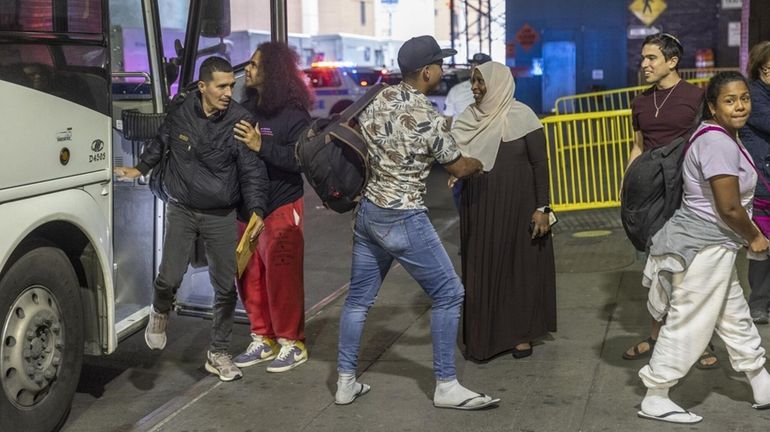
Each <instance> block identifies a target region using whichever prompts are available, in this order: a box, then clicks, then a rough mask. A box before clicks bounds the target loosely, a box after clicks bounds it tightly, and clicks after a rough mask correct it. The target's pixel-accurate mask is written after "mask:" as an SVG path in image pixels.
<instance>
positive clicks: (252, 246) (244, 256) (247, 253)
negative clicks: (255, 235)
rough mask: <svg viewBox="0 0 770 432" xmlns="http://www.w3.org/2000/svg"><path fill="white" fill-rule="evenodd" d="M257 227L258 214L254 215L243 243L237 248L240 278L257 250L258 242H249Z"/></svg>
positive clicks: (236, 255) (245, 232)
mask: <svg viewBox="0 0 770 432" xmlns="http://www.w3.org/2000/svg"><path fill="white" fill-rule="evenodd" d="M255 225H257V214H256V213H252V214H251V218H250V219H249V224H248V225H247V226H246V230H245V231H243V235H242V236H241V241H239V242H238V247H236V248H235V257H236V260H237V261H238V278H240V277H241V275H242V274H243V270H245V269H246V265H247V264H248V263H249V260H250V259H251V256H252V255H253V254H254V251H255V250H256V249H257V242H256V241H255V242H253V243H252V242H250V241H249V233H251V232H252V231H254V226H255Z"/></svg>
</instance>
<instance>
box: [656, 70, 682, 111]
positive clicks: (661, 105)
mask: <svg viewBox="0 0 770 432" xmlns="http://www.w3.org/2000/svg"><path fill="white" fill-rule="evenodd" d="M680 82H682V79H681V78H680V79H679V81H677V82H676V84H674V86H673V87H671V91H669V92H668V94H667V95H666V97H665V98H663V102H661V103H660V106H658V97H657V95H658V90H657V89H653V90H652V103H653V104H655V118H658V113H659V112H660V109H661V108H663V105H664V104H665V103H666V101H667V100H668V97H669V96H671V93H673V92H674V89H675V88H676V86H678V85H679V83H680Z"/></svg>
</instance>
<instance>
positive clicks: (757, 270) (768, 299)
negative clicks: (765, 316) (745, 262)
mask: <svg viewBox="0 0 770 432" xmlns="http://www.w3.org/2000/svg"><path fill="white" fill-rule="evenodd" d="M749 286H750V287H751V294H749V309H751V312H755V313H756V312H760V311H761V312H764V313H767V310H768V306H770V260H764V261H755V260H749Z"/></svg>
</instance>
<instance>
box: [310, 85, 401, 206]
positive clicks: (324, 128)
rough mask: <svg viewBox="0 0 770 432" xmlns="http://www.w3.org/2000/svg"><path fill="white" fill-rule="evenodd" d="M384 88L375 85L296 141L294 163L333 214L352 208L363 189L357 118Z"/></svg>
mask: <svg viewBox="0 0 770 432" xmlns="http://www.w3.org/2000/svg"><path fill="white" fill-rule="evenodd" d="M385 87H387V84H384V83H380V84H376V85H374V86H372V88H370V89H369V90H368V91H367V92H366V93H365V94H364V95H363V96H361V97H360V98H359V99H358V100H357V101H355V102H354V103H353V104H352V105H350V106H349V107H347V108H345V110H344V111H342V112H341V113H340V114H338V115H334V116H332V117H330V118H321V119H317V120H315V121H313V123H311V124H310V127H309V128H308V129H307V131H306V132H305V133H303V134H302V135H301V136H300V138H299V140H298V141H297V147H296V154H297V161H299V165H300V167H301V168H302V172H303V173H304V174H305V178H306V179H307V181H308V183H310V186H312V187H313V189H314V190H315V192H316V193H317V194H318V196H319V197H320V198H321V201H322V202H323V203H324V205H325V206H326V207H327V208H330V209H332V210H334V211H336V212H337V213H345V212H347V211H350V210H352V209H353V208H355V206H356V204H357V203H358V200H359V199H360V197H361V194H362V193H363V190H364V186H366V181H367V179H368V178H369V166H368V154H367V150H366V142H365V141H364V137H363V136H362V135H361V132H359V130H358V121H357V116H358V114H360V113H361V111H363V110H364V108H366V107H367V105H369V103H370V102H371V101H372V100H374V98H375V97H376V96H377V95H378V94H379V93H380V91H382V90H383V89H384V88H385Z"/></svg>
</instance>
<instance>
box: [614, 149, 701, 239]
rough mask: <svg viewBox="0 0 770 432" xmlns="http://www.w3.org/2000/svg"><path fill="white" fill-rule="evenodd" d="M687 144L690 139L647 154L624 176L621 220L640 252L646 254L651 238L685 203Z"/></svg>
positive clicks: (629, 237)
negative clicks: (683, 167) (684, 160)
mask: <svg viewBox="0 0 770 432" xmlns="http://www.w3.org/2000/svg"><path fill="white" fill-rule="evenodd" d="M687 144H688V141H687V139H686V138H684V137H680V138H677V139H675V140H674V141H672V142H671V143H670V144H668V145H666V146H663V147H658V148H655V149H652V150H648V151H646V152H644V153H642V154H641V155H639V157H637V158H636V159H635V160H634V161H633V162H632V163H631V165H630V166H629V167H628V169H627V170H626V173H625V175H624V176H623V189H622V190H623V194H622V198H621V203H620V220H621V222H622V223H623V228H624V229H625V230H626V235H627V236H628V239H629V240H630V241H631V243H632V244H633V245H634V247H635V248H636V249H637V250H640V251H646V250H647V248H648V247H649V243H650V239H651V238H652V236H653V235H655V233H656V232H658V230H659V229H661V228H662V227H663V224H665V223H666V221H667V220H668V219H669V218H670V217H671V216H673V214H674V211H676V209H678V208H679V205H680V204H681V203H682V159H683V158H684V153H685V151H686V147H687V146H688V145H687Z"/></svg>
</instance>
